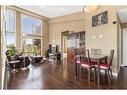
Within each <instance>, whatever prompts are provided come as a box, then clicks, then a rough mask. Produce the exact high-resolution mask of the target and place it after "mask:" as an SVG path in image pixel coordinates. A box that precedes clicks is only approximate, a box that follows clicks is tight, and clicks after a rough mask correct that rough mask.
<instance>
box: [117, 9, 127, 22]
mask: <svg viewBox="0 0 127 95" xmlns="http://www.w3.org/2000/svg"><path fill="white" fill-rule="evenodd" d="M118 16H119V18H120V21H121V23H127V8H126V9H121V10H118Z"/></svg>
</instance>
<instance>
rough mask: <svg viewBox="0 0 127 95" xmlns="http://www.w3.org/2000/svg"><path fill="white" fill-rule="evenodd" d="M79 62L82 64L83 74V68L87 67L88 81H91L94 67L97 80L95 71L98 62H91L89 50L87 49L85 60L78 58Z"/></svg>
mask: <svg viewBox="0 0 127 95" xmlns="http://www.w3.org/2000/svg"><path fill="white" fill-rule="evenodd" d="M77 64H80V71H79V74H81V70H82V68H84V69H87V71H88V83H90V77H91V70H92V69H93V68H94V80H95V72H96V67H95V65H96V63H95V62H91V59H90V53H89V50H85V58H84V59H83V60H77Z"/></svg>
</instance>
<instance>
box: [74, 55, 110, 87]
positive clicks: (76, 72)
mask: <svg viewBox="0 0 127 95" xmlns="http://www.w3.org/2000/svg"><path fill="white" fill-rule="evenodd" d="M107 57H108V56H106V55H101V56H94V57H91V58H90V59H91V60H92V61H94V62H97V66H96V68H97V84H98V86H99V85H100V68H99V65H100V62H101V61H104V62H107ZM76 61H77V60H75V74H76V76H77V75H78V74H79V71H78V68H79V65H78V64H79V63H77V62H76Z"/></svg>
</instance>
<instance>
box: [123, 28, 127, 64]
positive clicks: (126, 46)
mask: <svg viewBox="0 0 127 95" xmlns="http://www.w3.org/2000/svg"><path fill="white" fill-rule="evenodd" d="M123 66H127V28H125V29H123Z"/></svg>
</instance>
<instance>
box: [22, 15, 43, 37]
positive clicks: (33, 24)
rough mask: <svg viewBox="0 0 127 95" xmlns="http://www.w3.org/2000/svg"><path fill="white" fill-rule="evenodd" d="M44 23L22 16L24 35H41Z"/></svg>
mask: <svg viewBox="0 0 127 95" xmlns="http://www.w3.org/2000/svg"><path fill="white" fill-rule="evenodd" d="M41 25H42V21H41V20H40V19H37V18H34V17H31V16H27V15H22V33H25V34H35V35H40V34H42V33H41Z"/></svg>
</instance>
